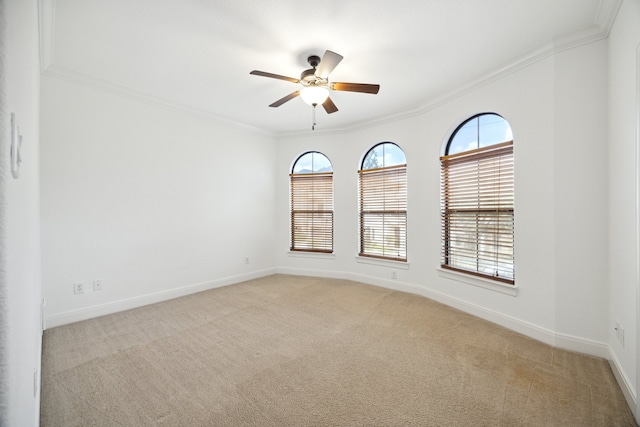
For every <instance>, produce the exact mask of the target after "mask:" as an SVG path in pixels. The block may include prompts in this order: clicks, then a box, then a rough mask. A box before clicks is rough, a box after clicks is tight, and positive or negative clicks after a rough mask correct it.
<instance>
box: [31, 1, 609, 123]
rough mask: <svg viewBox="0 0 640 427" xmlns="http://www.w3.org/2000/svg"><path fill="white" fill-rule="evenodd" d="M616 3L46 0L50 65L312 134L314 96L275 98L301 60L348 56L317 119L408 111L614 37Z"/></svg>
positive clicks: (143, 94)
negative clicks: (346, 87)
mask: <svg viewBox="0 0 640 427" xmlns="http://www.w3.org/2000/svg"><path fill="white" fill-rule="evenodd" d="M619 3H620V0H395V1H390V0H341V1H338V0H324V1H321V2H315V3H313V2H308V3H305V2H301V1H299V0H180V1H176V0H40V7H41V34H42V46H43V51H42V62H43V70H44V74H45V75H51V76H56V77H60V78H66V79H73V80H79V81H82V82H84V83H90V84H95V85H98V86H100V87H103V88H109V89H113V90H116V91H118V92H119V93H121V94H126V95H130V96H134V97H136V98H138V99H145V100H149V101H152V102H159V103H163V104H168V105H174V106H177V107H181V108H185V109H188V110H191V111H194V112H198V113H200V114H204V115H207V116H212V117H216V118H221V119H225V120H230V121H234V122H238V123H241V124H243V125H247V126H251V127H255V128H259V129H262V130H265V131H268V132H275V133H295V132H310V131H311V130H310V126H311V107H309V106H307V105H306V104H304V102H303V101H302V100H301V99H299V98H297V99H294V100H292V101H290V102H288V103H286V104H284V105H282V106H281V107H279V108H269V107H268V105H269V104H271V103H272V102H273V101H275V100H277V99H280V98H281V97H283V96H285V95H287V94H289V93H291V92H293V91H295V90H296V89H297V85H295V84H293V83H290V82H286V81H282V80H275V79H268V78H264V77H259V76H251V75H249V72H250V71H251V70H254V69H257V70H261V71H267V72H271V73H276V74H282V75H286V76H291V77H294V78H298V77H299V75H300V72H301V71H303V70H304V69H306V68H309V66H308V64H307V62H306V58H307V57H308V56H309V55H311V54H316V55H319V56H322V54H323V53H324V51H325V50H326V49H329V50H333V51H335V52H337V53H339V54H341V55H343V56H344V60H343V61H342V62H341V63H340V64H339V65H338V67H337V68H336V69H335V70H334V71H333V73H332V74H331V76H330V80H332V81H343V82H356V83H378V84H380V85H381V88H380V92H379V94H378V95H371V94H362V93H351V92H332V94H331V98H332V99H333V101H334V102H335V104H336V105H337V107H338V108H339V110H340V111H338V112H336V113H334V114H331V115H327V114H326V113H325V112H324V110H322V109H318V120H317V121H318V127H317V129H318V130H332V129H348V128H353V127H356V126H360V125H362V124H365V123H368V122H371V121H375V120H379V119H382V118H385V117H389V116H395V115H399V116H401V115H403V114H406V113H408V112H411V111H415V110H416V109H420V108H422V107H423V106H425V105H427V104H429V103H431V102H434V100H436V99H438V98H440V97H442V96H446V95H447V94H451V93H453V92H455V91H457V90H459V89H460V88H461V87H464V86H467V85H469V84H470V83H471V82H474V81H479V80H480V79H483V78H486V77H488V76H490V75H492V74H495V73H497V72H501V71H503V70H505V69H506V68H508V67H510V66H513V65H514V64H517V63H519V62H521V61H524V60H531V59H535V58H536V57H542V56H544V55H547V54H549V53H551V52H553V51H558V50H561V49H564V48H568V47H571V46H574V45H576V44H580V43H584V42H587V41H590V40H596V39H599V38H602V37H606V35H607V34H608V31H609V28H610V26H611V24H612V22H613V19H614V17H615V13H616V12H617V9H618V7H619Z"/></svg>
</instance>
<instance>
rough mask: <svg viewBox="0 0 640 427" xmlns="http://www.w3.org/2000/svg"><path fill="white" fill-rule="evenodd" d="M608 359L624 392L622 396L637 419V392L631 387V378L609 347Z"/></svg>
mask: <svg viewBox="0 0 640 427" xmlns="http://www.w3.org/2000/svg"><path fill="white" fill-rule="evenodd" d="M607 359H609V365H610V366H611V370H612V371H613V375H614V376H615V377H616V381H617V382H618V385H619V386H620V390H622V394H623V395H624V398H625V399H626V400H627V404H629V407H630V408H631V410H632V412H633V413H634V414H633V415H634V417H635V416H636V413H635V412H636V411H635V408H637V407H638V400H637V394H636V391H635V390H634V389H633V387H632V386H631V381H629V378H627V376H626V375H625V374H624V371H623V370H622V369H621V367H620V362H619V361H618V358H617V357H616V354H615V353H614V352H613V350H612V349H611V347H609V355H608V356H607ZM636 422H638V419H637V417H636Z"/></svg>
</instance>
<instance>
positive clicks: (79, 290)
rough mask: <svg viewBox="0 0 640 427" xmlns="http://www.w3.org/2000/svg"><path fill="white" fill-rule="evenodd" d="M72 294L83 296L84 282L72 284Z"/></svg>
mask: <svg viewBox="0 0 640 427" xmlns="http://www.w3.org/2000/svg"><path fill="white" fill-rule="evenodd" d="M73 293H74V294H84V282H73Z"/></svg>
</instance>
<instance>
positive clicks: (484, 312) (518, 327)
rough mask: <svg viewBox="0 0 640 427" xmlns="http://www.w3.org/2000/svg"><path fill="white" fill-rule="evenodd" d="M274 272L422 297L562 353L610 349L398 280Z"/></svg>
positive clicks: (603, 352) (305, 271) (601, 353)
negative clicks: (349, 282) (351, 282)
mask: <svg viewBox="0 0 640 427" xmlns="http://www.w3.org/2000/svg"><path fill="white" fill-rule="evenodd" d="M277 272H278V273H280V274H292V275H300V276H315V277H329V278H336V279H346V280H354V281H358V282H362V283H366V284H369V285H374V286H380V287H383V288H387V289H393V290H396V291H402V292H407V293H412V294H416V295H421V296H423V297H426V298H429V299H432V300H434V301H437V302H440V303H442V304H445V305H448V306H449V307H453V308H456V309H458V310H461V311H464V312H465V313H469V314H471V315H473V316H476V317H479V318H481V319H484V320H487V321H489V322H492V323H495V324H497V325H500V326H503V327H505V328H507V329H509V330H512V331H515V332H518V333H521V334H523V335H526V336H528V337H530V338H533V339H536V340H538V341H541V342H543V343H545V344H549V345H551V346H554V347H558V348H561V349H563V350H570V351H575V352H578V353H584V354H589V355H591V356H597V357H602V358H604V359H609V358H610V352H609V346H608V345H606V344H604V343H601V342H597V341H593V340H588V339H584V338H580V337H575V336H571V335H565V334H560V333H557V332H554V331H552V330H550V329H547V328H543V327H541V326H538V325H535V324H533V323H530V322H526V321H523V320H520V319H517V318H515V317H512V316H508V315H506V314H502V313H498V312H496V311H493V310H489V309H487V308H485V307H481V306H479V305H476V304H473V303H470V302H468V301H464V300H461V299H458V298H455V297H451V296H449V295H446V294H443V293H441V292H438V291H434V290H432V289H428V288H425V287H423V286H418V285H414V284H411V283H403V282H399V281H397V280H388V279H381V278H379V277H373V276H366V275H362V274H356V273H351V272H341V271H325V270H308V269H299V268H288V267H287V268H278V269H277Z"/></svg>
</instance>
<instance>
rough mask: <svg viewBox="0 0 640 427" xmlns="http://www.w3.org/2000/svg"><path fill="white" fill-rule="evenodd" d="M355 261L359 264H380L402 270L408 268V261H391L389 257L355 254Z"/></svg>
mask: <svg viewBox="0 0 640 427" xmlns="http://www.w3.org/2000/svg"><path fill="white" fill-rule="evenodd" d="M356 261H357V262H359V263H360V264H371V265H381V266H383V267H392V268H399V269H402V270H408V269H409V263H408V262H404V261H392V260H390V259H380V258H371V257H366V256H357V257H356Z"/></svg>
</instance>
